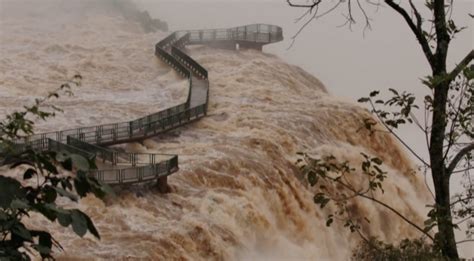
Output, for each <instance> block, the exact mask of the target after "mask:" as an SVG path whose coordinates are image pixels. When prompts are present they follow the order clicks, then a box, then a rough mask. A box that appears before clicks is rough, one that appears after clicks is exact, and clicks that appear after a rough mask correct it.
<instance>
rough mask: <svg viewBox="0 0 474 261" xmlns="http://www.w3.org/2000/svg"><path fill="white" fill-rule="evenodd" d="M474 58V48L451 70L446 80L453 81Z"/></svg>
mask: <svg viewBox="0 0 474 261" xmlns="http://www.w3.org/2000/svg"><path fill="white" fill-rule="evenodd" d="M472 59H474V50H471V51H470V52H469V53H468V54H467V55H466V56H465V57H464V58H463V59H462V60H461V62H460V63H459V64H458V65H457V66H456V67H455V68H454V69H453V70H452V71H451V72H450V73H448V76H447V79H446V81H449V82H450V81H452V80H454V78H456V76H458V74H459V73H460V72H461V71H462V70H463V69H464V68H465V67H466V66H467V65H468V64H469V63H470V62H471V61H472Z"/></svg>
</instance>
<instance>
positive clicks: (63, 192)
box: [54, 187, 78, 202]
mask: <svg viewBox="0 0 474 261" xmlns="http://www.w3.org/2000/svg"><path fill="white" fill-rule="evenodd" d="M54 189H55V190H56V192H57V193H58V194H59V195H61V196H63V197H67V198H69V199H70V200H72V201H76V202H77V200H78V197H77V195H75V194H73V193H72V192H69V191H67V190H65V189H62V188H59V187H54Z"/></svg>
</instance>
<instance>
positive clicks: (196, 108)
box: [19, 24, 283, 186]
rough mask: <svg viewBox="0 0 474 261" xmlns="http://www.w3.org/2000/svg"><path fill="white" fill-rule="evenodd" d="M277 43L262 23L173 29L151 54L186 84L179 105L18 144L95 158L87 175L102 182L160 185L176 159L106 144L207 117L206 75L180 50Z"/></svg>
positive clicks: (274, 32)
mask: <svg viewBox="0 0 474 261" xmlns="http://www.w3.org/2000/svg"><path fill="white" fill-rule="evenodd" d="M282 39H283V33H282V29H281V28H280V27H278V26H274V25H267V24H252V25H246V26H240V27H234V28H229V29H212V30H193V31H176V32H174V33H172V34H170V35H169V36H168V37H166V38H164V39H163V40H161V41H160V42H158V43H157V44H156V45H155V55H156V56H157V57H158V58H159V59H161V60H162V61H164V62H165V63H167V64H168V65H169V66H170V67H171V68H173V69H174V70H175V71H176V72H177V73H178V74H180V75H181V76H183V77H186V78H187V79H188V80H189V91H188V97H187V99H186V101H185V102H184V103H182V104H179V105H176V106H174V107H171V108H168V109H165V110H162V111H159V112H156V113H153V114H150V115H146V116H144V117H141V118H138V119H136V120H132V121H128V122H120V123H112V124H104V125H97V126H92V127H83V128H77V129H70V130H62V131H56V132H50V133H42V134H37V135H33V136H30V137H27V138H26V139H25V140H24V141H21V142H19V143H20V144H23V146H29V147H32V148H33V149H37V150H55V151H67V152H70V153H75V154H79V155H82V156H84V157H86V158H89V159H95V160H96V162H97V166H98V169H97V170H91V171H90V174H91V175H93V176H95V177H96V178H97V179H99V180H101V181H103V182H105V183H108V184H130V183H139V182H144V181H151V180H158V183H159V185H160V183H162V184H161V185H165V186H166V177H167V176H168V175H170V174H171V173H174V172H176V171H177V170H178V156H177V155H167V154H143V153H128V152H120V151H116V150H113V149H110V148H107V147H106V146H110V145H114V144H119V143H127V142H133V141H140V140H143V139H146V138H149V137H153V136H156V135H159V134H161V133H164V132H166V131H169V130H171V129H174V128H177V127H179V126H182V125H185V124H188V123H190V122H192V121H195V120H198V119H200V118H202V117H204V116H205V115H206V114H207V109H208V103H209V79H208V72H207V70H206V69H205V68H204V67H203V66H202V65H200V64H199V63H198V62H197V61H195V60H194V59H192V58H191V57H190V56H189V55H187V54H186V53H185V52H184V47H185V46H186V45H209V46H212V47H216V48H225V49H232V50H236V49H248V48H251V49H257V50H262V46H263V45H265V44H269V43H273V42H278V41H281V40H282Z"/></svg>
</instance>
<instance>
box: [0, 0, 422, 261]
mask: <svg viewBox="0 0 474 261" xmlns="http://www.w3.org/2000/svg"><path fill="white" fill-rule="evenodd" d="M33 3H36V4H34V5H33ZM37 3H38V1H31V2H26V1H21V2H20V3H17V2H15V1H2V2H1V6H0V8H1V24H0V26H1V30H0V112H1V113H2V115H5V113H7V112H10V111H12V110H15V109H18V108H21V106H22V105H24V104H29V103H31V102H33V101H34V98H37V97H40V96H42V95H45V94H47V93H48V91H51V90H53V89H55V88H57V87H58V86H59V85H60V84H61V83H63V82H64V81H66V80H67V79H68V78H69V77H71V76H73V75H74V74H75V73H80V74H81V75H82V76H83V78H84V80H83V81H82V86H80V87H77V88H73V92H74V96H71V97H67V96H64V97H61V98H60V99H58V100H55V101H54V104H55V105H57V106H59V107H61V108H62V109H63V110H64V112H63V113H60V114H58V115H57V116H56V117H55V118H54V119H51V120H48V121H47V122H39V123H38V130H37V131H53V130H59V129H66V128H73V127H79V126H88V125H94V124H105V123H112V122H120V121H124V120H130V119H134V118H136V117H139V116H143V115H145V114H148V113H151V112H156V111H159V110H161V109H164V108H167V107H169V106H172V105H175V104H178V103H181V102H183V101H184V100H185V99H186V95H187V88H188V85H187V81H185V80H184V79H182V78H180V77H179V76H178V75H177V74H176V73H175V72H174V71H172V70H171V69H170V68H169V67H168V66H167V65H166V64H164V63H162V62H160V61H159V60H158V59H156V58H155V57H154V55H153V51H154V50H153V48H154V44H155V43H156V42H157V41H159V40H160V39H162V38H163V37H166V36H167V33H166V32H158V33H148V34H145V33H144V32H143V31H142V30H141V28H140V27H139V26H138V24H135V23H134V22H133V21H128V20H126V19H124V18H123V16H121V15H118V14H117V12H115V11H114V10H112V9H109V8H108V7H107V6H105V5H93V2H90V1H86V2H82V3H79V2H78V1H76V2H73V4H70V3H69V4H65V2H61V1H59V2H48V3H47V4H42V5H41V6H40V5H38V4H37ZM32 5H33V6H32ZM243 24H245V21H244V22H243ZM187 51H188V53H190V55H191V56H192V57H193V58H195V59H196V60H197V61H199V62H200V63H201V64H202V65H203V66H204V67H205V68H207V69H208V70H209V78H210V83H211V85H210V105H209V114H208V116H207V117H205V118H203V119H201V120H200V121H198V122H195V123H192V124H190V125H188V126H185V127H182V128H179V129H176V130H174V131H172V132H169V133H168V134H166V135H162V136H160V137H157V138H153V139H148V140H145V141H143V142H142V143H132V144H124V145H120V147H122V148H125V149H127V150H129V151H134V152H157V153H176V154H178V155H179V157H180V170H179V171H178V172H177V173H175V174H173V175H172V176H170V177H169V184H170V186H171V189H172V192H171V193H169V194H160V193H159V192H157V190H156V189H154V188H153V186H135V187H129V188H120V189H117V197H116V198H114V199H110V200H108V201H107V202H106V203H104V202H102V201H101V200H99V199H96V198H94V197H88V198H86V199H85V200H83V201H81V203H80V204H79V205H78V206H77V205H74V204H73V203H71V202H66V201H64V202H62V203H63V204H66V205H68V206H75V207H79V208H81V209H82V210H84V211H85V212H86V213H88V214H89V215H90V216H91V217H92V219H93V220H94V222H95V224H96V226H97V227H98V229H99V231H100V233H101V236H102V239H101V240H100V241H98V240H95V239H94V238H93V237H92V236H89V235H87V236H86V237H85V238H78V237H76V236H75V235H74V234H73V233H72V231H70V230H69V229H65V228H62V227H60V226H59V225H56V224H53V225H51V224H49V223H48V222H47V221H46V220H43V219H40V218H34V219H32V220H30V221H29V222H30V225H31V226H33V227H35V226H36V227H47V228H48V229H50V230H51V231H53V234H54V236H56V238H57V239H58V241H60V242H61V243H62V245H63V247H64V249H65V250H64V251H59V250H57V251H56V256H57V257H58V258H59V259H60V260H70V259H73V260H90V259H104V260H106V259H108V260H117V259H118V260H120V259H127V258H129V259H152V260H329V259H331V260H345V259H348V258H349V257H350V249H351V247H353V246H355V245H356V244H357V240H358V237H357V236H356V235H352V234H350V233H349V232H348V231H347V229H346V228H344V227H343V226H342V225H341V224H339V223H337V222H336V223H335V224H334V225H333V226H332V227H331V228H327V227H326V216H327V215H328V213H329V212H330V210H331V209H327V210H326V209H325V210H324V211H323V210H321V209H319V207H318V206H316V205H315V204H314V203H313V195H314V189H313V188H311V187H310V186H309V185H308V184H307V182H306V181H305V180H304V179H303V178H302V177H301V175H300V173H299V172H298V169H297V168H296V167H295V161H296V159H297V155H296V153H297V152H299V151H305V152H308V153H310V154H312V155H323V154H326V155H327V154H332V155H335V156H337V157H338V158H340V159H344V160H348V161H349V162H351V163H353V164H360V160H361V156H360V152H364V153H366V154H369V155H376V156H378V157H380V158H382V159H383V160H384V161H385V162H386V166H385V169H386V170H387V171H388V172H389V173H388V178H387V180H386V182H385V195H386V196H384V195H380V198H381V199H382V200H384V201H385V202H389V203H390V204H391V205H392V206H394V207H396V208H397V209H398V210H399V211H400V212H402V213H403V214H405V215H407V216H408V217H410V218H411V219H413V220H415V221H417V222H420V223H422V221H423V219H424V216H425V213H423V209H424V205H425V204H426V202H429V197H428V193H427V191H426V189H425V185H424V183H423V180H422V179H421V178H420V177H419V176H415V175H414V174H413V173H412V171H411V169H412V168H413V167H414V166H413V165H412V163H411V162H410V160H409V159H408V157H407V156H406V155H405V154H404V152H402V150H401V149H400V148H399V146H398V145H397V143H396V142H395V141H394V140H393V139H392V138H390V137H389V136H387V135H384V134H381V133H378V134H375V135H373V136H368V135H367V133H365V132H363V131H358V130H359V128H360V126H361V124H362V120H363V119H364V118H365V117H367V116H368V112H367V111H366V110H365V109H363V108H361V107H359V106H358V105H356V104H353V103H351V102H348V101H344V100H341V99H338V98H337V97H334V96H331V95H330V94H328V92H327V90H326V87H325V86H323V84H322V83H321V82H320V81H318V80H317V79H316V78H315V77H314V76H312V75H310V74H308V73H306V72H305V71H303V70H302V69H300V68H298V67H297V66H294V65H289V64H287V63H285V62H284V61H282V60H281V59H279V58H278V57H277V56H275V55H272V54H268V53H265V52H263V53H261V52H258V51H251V50H249V51H240V52H237V51H225V50H216V49H211V48H208V47H192V48H188V50H187ZM341 73H342V72H341ZM341 77H344V76H343V75H342V74H341ZM352 87H354V88H355V86H348V88H352ZM2 171H4V170H2ZM355 175H357V174H355ZM361 178H362V177H361ZM351 209H353V211H357V212H358V213H360V214H363V215H365V216H367V217H369V218H370V221H371V223H370V225H368V226H367V227H364V230H365V232H366V233H367V234H370V235H374V236H379V237H380V238H381V239H384V240H388V241H394V240H399V239H401V238H404V237H414V236H418V234H416V233H415V232H414V231H413V229H410V228H409V227H408V226H407V225H406V224H405V223H403V221H401V219H399V218H397V217H396V216H395V215H393V214H390V213H389V212H387V211H385V210H383V209H381V208H379V207H377V206H376V205H374V204H373V203H371V202H369V201H363V200H361V201H357V202H355V203H354V204H353V206H352V207H351Z"/></svg>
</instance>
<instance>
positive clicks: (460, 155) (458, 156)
mask: <svg viewBox="0 0 474 261" xmlns="http://www.w3.org/2000/svg"><path fill="white" fill-rule="evenodd" d="M472 150H474V142H473V143H471V144H469V145H467V146H466V147H464V148H463V149H462V150H460V151H459V152H458V154H456V156H454V159H453V160H452V161H451V163H449V166H448V168H447V169H446V173H447V174H448V175H451V174H452V172H453V171H454V169H455V168H456V166H457V165H458V163H459V161H461V160H462V158H463V157H464V156H465V155H466V154H468V153H469V152H471V151H472Z"/></svg>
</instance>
